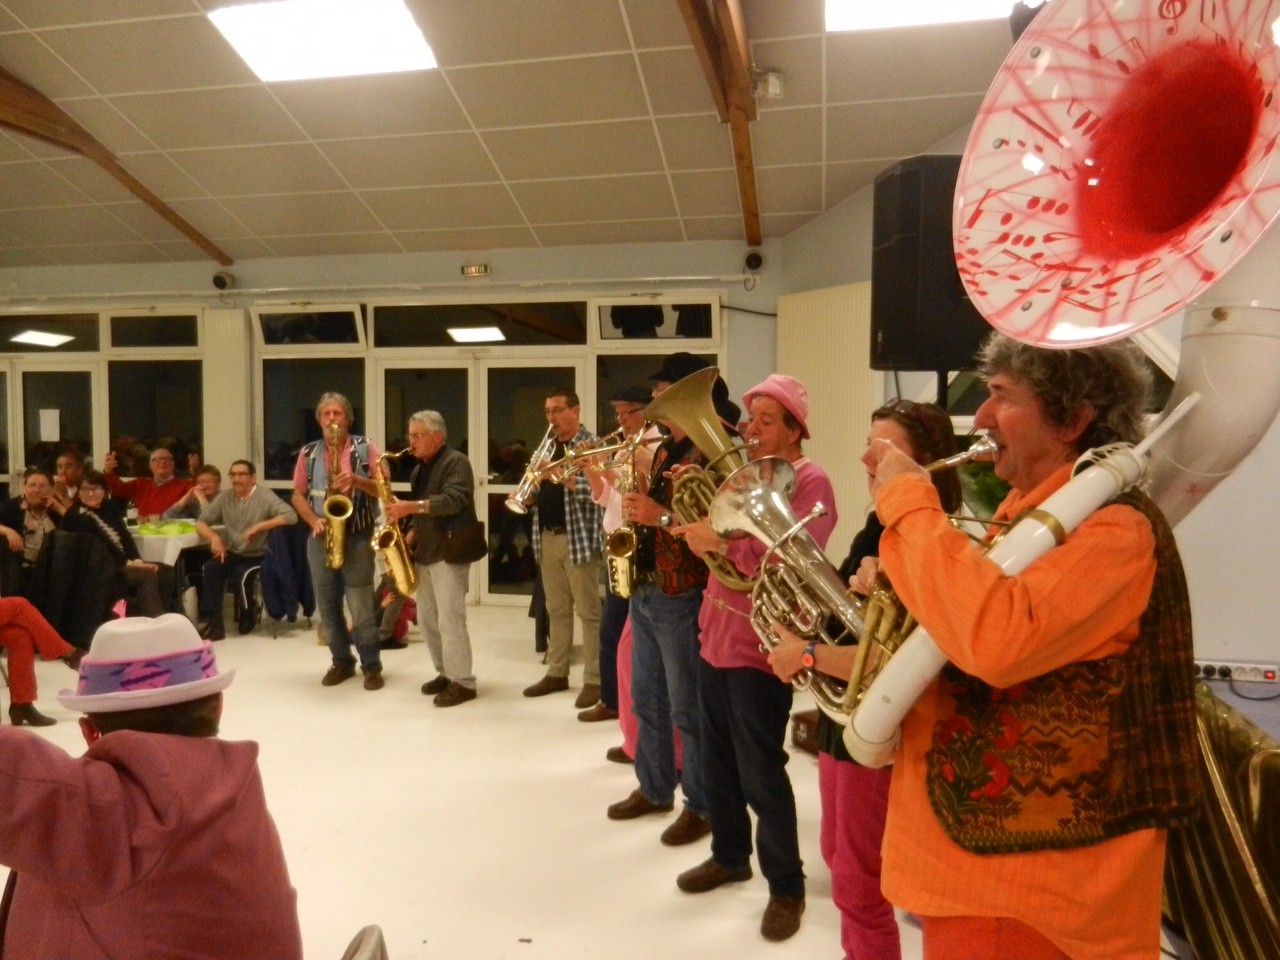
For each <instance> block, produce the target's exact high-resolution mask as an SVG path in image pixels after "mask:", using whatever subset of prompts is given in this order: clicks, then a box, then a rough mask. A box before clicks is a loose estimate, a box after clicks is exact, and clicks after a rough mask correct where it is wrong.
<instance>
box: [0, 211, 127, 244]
mask: <svg viewBox="0 0 1280 960" xmlns="http://www.w3.org/2000/svg"><path fill="white" fill-rule="evenodd" d="M0 224H3V225H4V228H5V229H6V230H10V231H12V232H13V233H14V234H15V235H16V236H17V237H19V238H20V239H21V240H22V241H23V242H24V243H30V244H34V245H36V246H50V245H53V244H63V245H65V244H67V243H68V240H69V239H70V238H74V239H75V240H76V241H77V242H82V243H118V242H126V243H128V242H132V241H134V240H136V239H137V235H136V234H134V232H133V231H132V230H130V229H129V228H128V227H126V226H125V225H124V224H123V223H121V222H120V221H119V220H117V219H116V218H115V217H113V216H111V214H109V213H107V212H106V211H105V210H104V209H103V208H102V207H97V206H87V205H86V206H79V207H44V208H41V209H38V210H9V211H6V212H4V213H0Z"/></svg>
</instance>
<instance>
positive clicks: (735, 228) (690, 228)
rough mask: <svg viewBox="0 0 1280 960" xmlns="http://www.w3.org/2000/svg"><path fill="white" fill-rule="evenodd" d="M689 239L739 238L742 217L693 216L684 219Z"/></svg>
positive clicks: (741, 232) (685, 230) (740, 236)
mask: <svg viewBox="0 0 1280 960" xmlns="http://www.w3.org/2000/svg"><path fill="white" fill-rule="evenodd" d="M684 232H685V236H686V237H687V238H688V239H690V240H741V239H742V236H743V228H742V217H740V216H738V217H693V218H690V219H686V220H685V221H684Z"/></svg>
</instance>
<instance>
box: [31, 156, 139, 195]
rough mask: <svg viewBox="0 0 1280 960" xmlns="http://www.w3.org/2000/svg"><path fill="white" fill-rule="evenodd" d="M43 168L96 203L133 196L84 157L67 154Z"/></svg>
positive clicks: (46, 163) (48, 162)
mask: <svg viewBox="0 0 1280 960" xmlns="http://www.w3.org/2000/svg"><path fill="white" fill-rule="evenodd" d="M45 166H46V167H47V168H48V170H49V172H50V173H52V174H54V175H55V176H58V177H61V178H62V179H63V180H66V181H67V182H68V183H70V184H72V185H73V186H75V188H76V189H77V190H79V191H81V193H83V194H84V196H86V197H88V198H89V199H90V200H93V201H94V202H96V203H111V202H118V201H122V200H132V199H134V197H133V194H132V193H130V192H129V190H128V189H126V188H125V186H124V185H123V184H122V183H120V181H118V180H116V178H115V177H113V176H111V174H109V173H107V171H106V170H104V169H102V167H100V166H98V165H97V164H96V163H94V162H93V161H92V160H86V159H85V158H84V157H79V156H76V155H75V154H71V153H69V154H66V155H65V156H62V157H58V158H56V159H53V160H48V161H45ZM144 182H145V181H144Z"/></svg>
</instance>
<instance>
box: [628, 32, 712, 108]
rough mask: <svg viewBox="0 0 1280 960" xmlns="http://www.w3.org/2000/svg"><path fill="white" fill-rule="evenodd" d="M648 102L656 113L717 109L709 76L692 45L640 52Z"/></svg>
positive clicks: (639, 57) (639, 56)
mask: <svg viewBox="0 0 1280 960" xmlns="http://www.w3.org/2000/svg"><path fill="white" fill-rule="evenodd" d="M638 59H639V61H640V71H641V73H643V74H644V85H645V89H646V90H647V91H648V92H649V102H650V103H651V104H653V112H654V113H655V114H656V115H657V116H663V115H664V114H673V113H707V112H708V111H710V112H712V113H715V109H716V102H715V100H713V99H712V98H711V89H710V88H709V87H708V86H707V78H706V76H705V75H704V74H703V72H702V67H701V66H700V65H699V64H698V57H697V55H696V54H695V53H694V52H693V47H687V48H685V49H681V50H647V51H644V52H642V53H640V54H639V55H638Z"/></svg>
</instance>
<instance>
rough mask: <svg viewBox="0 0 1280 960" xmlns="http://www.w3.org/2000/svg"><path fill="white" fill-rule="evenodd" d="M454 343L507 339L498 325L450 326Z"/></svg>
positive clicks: (447, 330)
mask: <svg viewBox="0 0 1280 960" xmlns="http://www.w3.org/2000/svg"><path fill="white" fill-rule="evenodd" d="M446 332H447V333H448V334H449V336H451V337H453V342H454V343H494V342H496V341H498V340H505V339H507V338H506V337H504V336H503V335H502V331H501V330H499V329H498V328H497V327H448V328H446Z"/></svg>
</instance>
